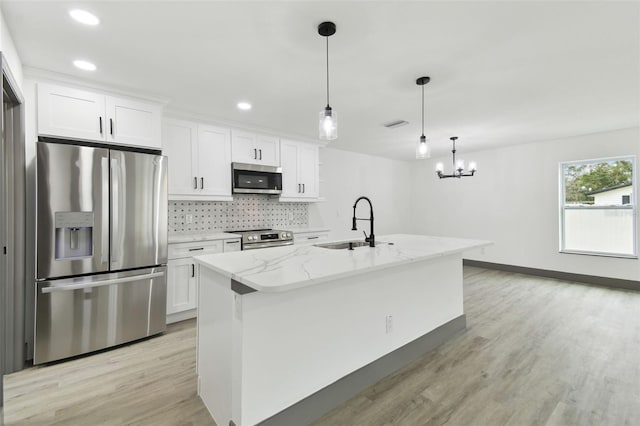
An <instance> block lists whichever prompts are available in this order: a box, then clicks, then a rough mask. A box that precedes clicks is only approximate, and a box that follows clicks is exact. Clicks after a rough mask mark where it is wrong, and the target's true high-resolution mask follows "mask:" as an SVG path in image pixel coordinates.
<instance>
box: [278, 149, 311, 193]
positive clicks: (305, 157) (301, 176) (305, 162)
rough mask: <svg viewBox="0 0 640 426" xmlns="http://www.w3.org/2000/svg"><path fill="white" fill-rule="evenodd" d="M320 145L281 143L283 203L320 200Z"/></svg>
mask: <svg viewBox="0 0 640 426" xmlns="http://www.w3.org/2000/svg"><path fill="white" fill-rule="evenodd" d="M318 149H319V148H318V145H314V144H310V143H305V142H296V141H290V140H284V139H283V140H282V141H280V161H281V165H282V194H281V195H280V200H281V201H305V200H307V201H311V200H314V199H317V198H318V187H319V183H318V182H319V173H318V165H319V156H318Z"/></svg>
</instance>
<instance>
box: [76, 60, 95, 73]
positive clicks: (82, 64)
mask: <svg viewBox="0 0 640 426" xmlns="http://www.w3.org/2000/svg"><path fill="white" fill-rule="evenodd" d="M73 65H75V66H76V67H78V68H80V69H81V70H85V71H95V70H96V66H95V65H94V64H92V63H91V62H87V61H82V60H79V59H78V60H77V61H73Z"/></svg>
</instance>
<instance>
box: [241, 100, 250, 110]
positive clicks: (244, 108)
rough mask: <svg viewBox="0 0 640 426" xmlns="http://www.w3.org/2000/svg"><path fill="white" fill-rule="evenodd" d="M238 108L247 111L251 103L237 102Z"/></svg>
mask: <svg viewBox="0 0 640 426" xmlns="http://www.w3.org/2000/svg"><path fill="white" fill-rule="evenodd" d="M238 108H239V109H241V110H243V111H249V110H250V109H251V104H250V103H249V102H238Z"/></svg>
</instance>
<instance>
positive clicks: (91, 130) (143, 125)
mask: <svg viewBox="0 0 640 426" xmlns="http://www.w3.org/2000/svg"><path fill="white" fill-rule="evenodd" d="M161 110H162V108H161V106H160V105H159V104H155V103H151V102H144V101H139V100H134V99H128V98H120V97H114V96H108V95H105V94H103V93H98V92H92V91H87V90H80V89H75V88H71V87H64V86H58V85H54V84H47V83H38V134H40V135H43V136H54V137H65V138H72V139H85V140H91V141H97V142H107V143H113V144H123V145H134V146H141V147H145V148H155V149H159V148H160V115H161Z"/></svg>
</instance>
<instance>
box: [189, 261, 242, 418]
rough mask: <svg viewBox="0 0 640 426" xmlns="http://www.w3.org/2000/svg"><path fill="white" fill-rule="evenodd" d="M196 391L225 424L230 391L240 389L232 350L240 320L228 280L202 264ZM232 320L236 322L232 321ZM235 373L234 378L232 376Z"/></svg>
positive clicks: (199, 283) (210, 410)
mask: <svg viewBox="0 0 640 426" xmlns="http://www.w3.org/2000/svg"><path fill="white" fill-rule="evenodd" d="M198 292H199V295H198V325H197V331H198V345H197V366H198V383H199V390H198V393H199V395H200V398H201V399H202V401H203V402H204V405H205V406H206V407H207V409H208V410H209V413H211V416H212V417H213V419H214V420H215V421H216V423H217V424H219V425H228V424H229V420H231V419H232V417H233V405H232V404H233V392H234V390H235V391H236V392H239V384H240V381H239V373H237V372H236V373H235V374H234V368H239V367H240V363H239V362H234V358H239V357H238V356H237V354H236V357H234V352H235V351H237V345H234V340H235V339H233V332H234V329H237V323H238V322H239V320H238V319H237V318H236V316H235V315H234V310H235V306H234V305H235V303H236V301H235V293H233V292H232V291H231V289H230V280H229V278H227V277H224V276H223V275H221V274H219V273H217V272H215V271H212V270H211V269H209V268H207V267H205V266H204V265H202V264H201V265H200V266H199V277H198ZM234 322H235V323H236V324H234ZM234 376H235V377H234Z"/></svg>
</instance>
